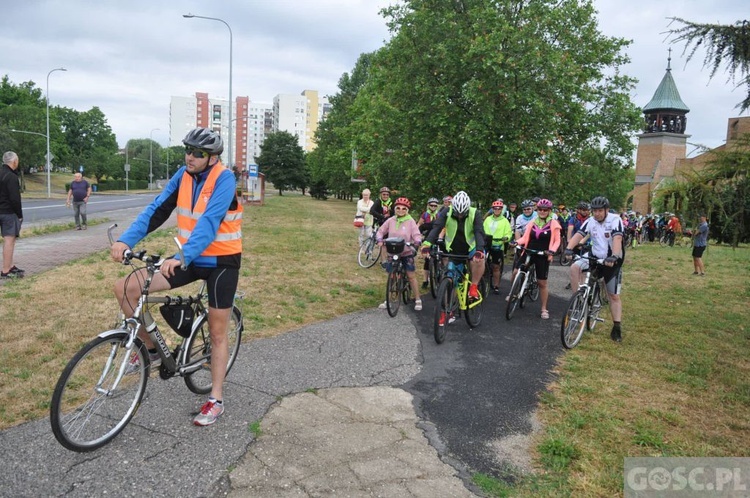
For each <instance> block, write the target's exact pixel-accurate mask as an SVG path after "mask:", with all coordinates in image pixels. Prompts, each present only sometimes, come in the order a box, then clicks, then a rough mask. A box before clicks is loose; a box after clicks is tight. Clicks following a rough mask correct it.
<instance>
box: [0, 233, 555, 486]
mask: <svg viewBox="0 0 750 498" xmlns="http://www.w3.org/2000/svg"><path fill="white" fill-rule="evenodd" d="M89 231H91V230H89ZM79 233H80V232H79ZM61 237H62V235H61ZM29 240H33V238H32V239H29ZM368 271H373V272H374V271H380V270H379V269H378V267H377V266H376V267H375V268H373V269H372V270H368ZM567 271H568V269H567V268H562V267H559V266H557V265H553V266H552V267H551V269H550V288H551V295H550V302H549V310H550V314H551V319H550V320H541V318H540V317H539V312H540V305H539V302H538V301H537V302H535V303H529V304H528V305H527V307H526V308H524V309H519V310H517V311H516V313H515V315H514V316H513V319H512V320H511V321H506V319H505V316H504V311H505V301H504V296H505V294H507V292H508V288H509V286H510V283H509V273H508V272H506V274H505V275H504V280H503V283H502V284H501V295H491V296H489V297H488V300H487V302H486V303H485V309H484V312H485V314H484V317H483V321H482V323H481V324H480V326H479V327H477V328H476V329H474V330H471V329H469V327H468V325H467V324H466V322H465V321H464V320H462V319H461V320H458V321H457V322H456V323H455V324H451V325H449V327H448V335H447V338H446V341H445V342H444V343H443V344H440V345H438V344H436V343H435V341H434V338H433V335H432V310H433V303H434V301H433V300H432V298H431V297H429V296H428V297H423V299H424V301H425V306H424V310H423V311H422V312H419V313H416V312H414V311H413V310H411V309H409V308H411V306H409V307H408V308H402V310H401V312H400V313H399V315H398V316H397V317H396V318H389V317H388V315H387V314H386V313H385V312H384V311H383V310H366V311H363V312H360V313H355V314H351V315H346V316H343V317H339V318H337V319H335V320H330V321H327V322H323V323H319V324H315V325H312V326H308V327H304V328H302V329H299V330H297V331H293V332H290V333H287V334H283V335H281V336H278V337H274V338H270V339H263V340H256V341H251V342H249V343H245V344H243V347H242V349H241V351H240V356H239V358H238V360H237V363H236V364H235V367H234V368H233V370H232V372H231V374H230V376H229V378H228V379H227V385H226V388H225V392H226V396H225V401H226V402H227V411H226V413H225V414H224V415H223V416H222V418H221V421H220V423H218V424H216V425H214V426H211V427H207V428H197V427H194V426H193V425H192V424H191V419H192V416H193V415H194V414H195V413H196V412H197V410H198V409H199V407H200V405H201V404H202V403H203V401H204V400H205V399H204V397H203V396H197V395H193V394H192V393H190V392H189V391H188V390H187V389H186V387H185V386H184V383H183V382H182V380H181V379H179V378H173V379H170V380H168V381H162V380H161V379H159V378H158V375H156V374H152V376H151V379H150V381H149V385H148V389H147V392H146V396H145V398H144V400H143V403H142V405H141V408H140V410H139V412H138V414H137V415H136V417H135V418H134V420H133V421H132V422H131V423H130V425H129V426H128V427H127V428H126V429H125V430H124V431H123V433H122V434H121V435H120V436H118V437H117V438H116V439H115V440H114V441H113V442H111V443H110V444H109V445H107V446H105V447H103V448H101V449H99V450H97V451H95V452H92V453H84V454H77V453H72V452H69V451H67V450H65V449H64V448H62V447H61V446H60V445H59V444H57V442H56V441H55V439H54V437H53V435H52V433H51V430H50V427H49V419H48V418H45V419H42V420H37V421H34V422H29V423H26V424H22V425H20V426H17V427H14V428H12V429H8V430H5V431H2V432H0V451H2V453H3V454H4V455H6V456H11V455H12V457H10V458H6V459H5V461H4V465H3V466H4V472H2V473H0V490H1V491H0V495H3V496H58V495H66V496H102V495H109V496H135V495H138V496H141V495H143V494H146V495H158V496H212V495H220V494H222V493H223V492H225V491H226V489H227V485H228V484H227V472H228V471H230V470H231V469H232V468H233V466H234V465H236V464H237V462H239V461H240V460H241V458H242V457H243V455H244V454H245V453H246V451H247V448H248V445H250V444H252V442H253V440H254V436H253V433H252V431H251V430H249V427H250V425H251V424H252V423H254V422H255V421H258V420H260V419H262V418H263V416H264V415H265V414H266V413H267V412H268V410H269V409H270V407H271V406H272V405H273V404H274V403H276V402H277V400H278V399H280V397H283V396H287V395H290V394H294V393H300V392H304V391H306V390H309V389H326V388H333V387H364V386H394V387H400V388H403V389H405V390H407V391H409V392H410V393H411V394H413V395H414V398H415V404H416V406H415V408H416V410H417V413H418V415H419V416H420V418H421V419H422V420H423V421H424V422H423V423H422V424H421V425H420V426H421V428H422V429H423V430H424V431H425V434H426V435H427V437H428V438H429V440H430V442H431V444H432V445H433V446H434V447H435V448H436V449H437V450H438V453H439V454H440V456H441V458H443V460H444V461H446V462H448V463H450V464H451V465H453V466H454V467H456V468H457V469H458V470H459V472H460V473H461V475H462V477H463V478H465V479H467V481H468V480H469V479H470V476H471V474H473V473H475V472H484V473H487V474H490V475H493V476H497V477H501V476H506V475H507V470H508V469H509V468H517V467H519V466H522V464H523V460H524V458H528V452H527V451H526V449H525V448H523V447H522V448H520V450H519V451H518V452H516V454H513V452H512V451H509V449H508V447H509V442H510V441H512V440H514V438H516V437H518V436H522V437H525V436H528V435H529V434H530V433H531V431H532V429H533V427H534V417H533V413H534V409H535V407H536V404H537V400H538V394H539V392H541V391H543V390H544V388H545V386H546V384H547V383H548V382H549V381H550V380H552V378H553V377H552V374H551V373H550V372H551V370H552V368H553V366H554V364H555V361H556V359H557V357H558V355H559V354H561V353H562V347H561V345H560V333H559V325H560V318H561V316H562V312H563V309H564V308H565V306H566V303H567V299H568V296H569V293H570V291H566V290H564V289H563V287H564V285H565V283H566V281H567ZM246 319H247V318H246ZM59 368H62V366H60V367H59ZM40 388H45V389H46V388H49V389H50V392H51V386H40Z"/></svg>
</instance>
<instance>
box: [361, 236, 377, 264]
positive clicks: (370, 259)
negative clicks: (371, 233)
mask: <svg viewBox="0 0 750 498" xmlns="http://www.w3.org/2000/svg"><path fill="white" fill-rule="evenodd" d="M381 249H382V247H380V246H378V245H377V244H376V243H375V239H373V238H372V237H370V238H369V239H367V240H365V241H364V242H362V245H361V246H359V253H358V254H357V263H359V266H361V267H362V268H370V267H371V266H373V265H374V264H375V263H377V262H378V260H379V259H380V251H381Z"/></svg>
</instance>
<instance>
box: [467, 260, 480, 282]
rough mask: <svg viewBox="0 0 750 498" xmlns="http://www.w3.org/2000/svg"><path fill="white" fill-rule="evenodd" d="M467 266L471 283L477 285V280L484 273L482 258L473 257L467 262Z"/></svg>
mask: <svg viewBox="0 0 750 498" xmlns="http://www.w3.org/2000/svg"><path fill="white" fill-rule="evenodd" d="M469 267H470V268H471V283H472V285H479V280H480V279H481V278H482V275H484V258H482V259H477V258H476V257H474V259H472V260H471V262H470V263H469Z"/></svg>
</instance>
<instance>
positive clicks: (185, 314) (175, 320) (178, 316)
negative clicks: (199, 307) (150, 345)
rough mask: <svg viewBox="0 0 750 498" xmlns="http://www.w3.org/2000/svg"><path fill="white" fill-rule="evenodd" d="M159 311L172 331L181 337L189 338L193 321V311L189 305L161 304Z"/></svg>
mask: <svg viewBox="0 0 750 498" xmlns="http://www.w3.org/2000/svg"><path fill="white" fill-rule="evenodd" d="M159 311H160V312H161V316H163V317H164V320H165V321H166V322H167V324H168V325H169V326H170V327H172V330H174V331H175V332H177V334H178V335H180V336H181V337H190V330H191V329H192V327H193V320H194V319H195V311H194V310H193V308H192V307H191V306H190V305H188V304H162V305H161V306H160V307H159Z"/></svg>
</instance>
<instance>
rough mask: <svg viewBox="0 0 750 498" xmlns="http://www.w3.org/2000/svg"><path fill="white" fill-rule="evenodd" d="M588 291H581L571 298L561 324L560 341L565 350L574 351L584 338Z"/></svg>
mask: <svg viewBox="0 0 750 498" xmlns="http://www.w3.org/2000/svg"><path fill="white" fill-rule="evenodd" d="M585 293H586V291H585V290H584V289H581V290H579V291H578V292H576V293H575V294H573V297H571V298H570V302H569V303H568V309H567V310H566V311H565V314H564V315H563V318H562V322H561V324H560V339H561V340H562V345H563V347H564V348H565V349H573V348H574V347H576V345H578V343H579V342H580V340H581V337H583V331H584V329H585V328H586V311H587V310H586V299H585Z"/></svg>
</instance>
